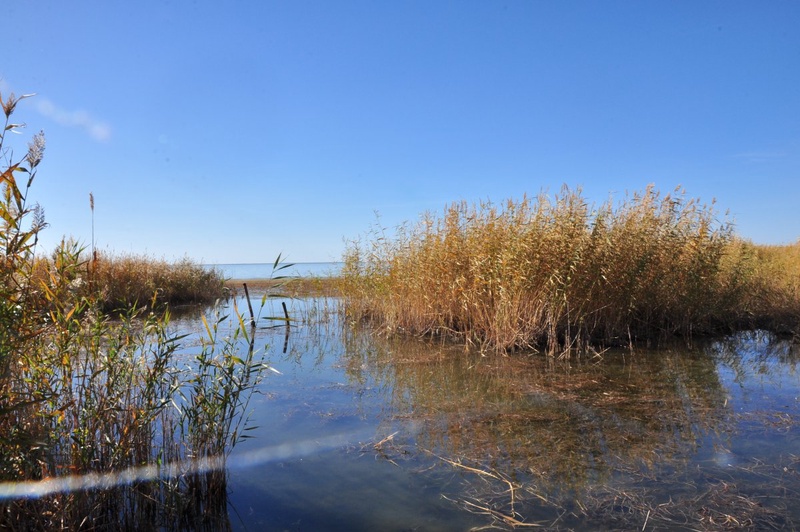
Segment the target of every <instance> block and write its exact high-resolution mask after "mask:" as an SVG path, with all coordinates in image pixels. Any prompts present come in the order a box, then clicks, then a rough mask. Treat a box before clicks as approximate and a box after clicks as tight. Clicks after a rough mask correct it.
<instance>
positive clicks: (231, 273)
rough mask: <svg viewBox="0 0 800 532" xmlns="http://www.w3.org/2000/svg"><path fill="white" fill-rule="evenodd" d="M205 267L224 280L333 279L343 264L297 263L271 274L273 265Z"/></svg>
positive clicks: (212, 265) (210, 265)
mask: <svg viewBox="0 0 800 532" xmlns="http://www.w3.org/2000/svg"><path fill="white" fill-rule="evenodd" d="M290 264H291V263H290ZM205 266H206V267H208V268H217V269H218V270H220V271H221V272H222V275H223V276H224V277H225V278H226V279H269V278H271V277H275V276H278V275H284V276H292V277H333V276H336V275H339V273H341V271H342V267H343V266H344V263H342V262H298V263H293V264H291V265H290V266H289V267H287V268H285V269H282V270H280V271H276V272H273V269H272V267H273V263H259V264H206V265H205ZM279 267H280V265H279Z"/></svg>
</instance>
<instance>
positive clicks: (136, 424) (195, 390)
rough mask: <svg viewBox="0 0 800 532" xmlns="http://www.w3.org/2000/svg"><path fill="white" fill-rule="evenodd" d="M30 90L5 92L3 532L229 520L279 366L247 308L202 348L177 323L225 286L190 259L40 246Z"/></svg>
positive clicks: (68, 244)
mask: <svg viewBox="0 0 800 532" xmlns="http://www.w3.org/2000/svg"><path fill="white" fill-rule="evenodd" d="M26 97H27V96H21V97H16V96H15V95H14V94H11V95H9V96H8V97H6V98H3V97H2V95H0V103H2V111H3V113H4V115H5V123H4V125H3V127H2V129H0V528H2V529H3V530H77V529H83V528H86V527H87V526H89V527H90V528H92V529H96V530H111V529H114V530H116V529H125V530H138V529H142V528H144V529H153V530H155V529H168V530H184V529H192V530H195V529H196V530H228V529H230V528H231V526H230V522H229V517H228V508H227V471H226V469H225V465H226V459H227V457H228V456H229V454H230V453H231V451H232V450H233V448H234V446H236V445H237V444H239V443H240V442H242V441H243V440H244V439H246V438H247V437H248V436H247V434H248V433H247V432H246V431H247V430H248V428H249V426H248V420H249V414H250V397H251V394H252V393H253V391H254V390H255V389H256V388H257V387H258V385H259V383H260V381H261V380H262V378H263V377H264V375H265V370H266V369H268V367H267V365H266V364H265V363H264V361H263V353H262V352H260V351H259V350H257V349H256V348H255V330H254V329H253V328H252V327H250V328H248V327H247V326H246V325H245V323H246V322H245V319H244V318H243V316H242V314H241V313H240V312H239V311H238V309H237V308H236V307H235V306H234V307H233V309H232V310H231V311H229V312H230V316H226V315H222V314H220V310H219V308H216V307H215V309H214V311H213V314H211V315H209V316H208V317H206V316H205V315H204V316H203V319H202V322H203V325H204V331H205V333H204V334H200V335H199V337H198V338H195V339H193V340H192V343H191V345H189V344H187V343H186V342H185V341H184V339H185V338H186V335H179V334H177V333H175V332H173V331H172V330H171V327H170V310H169V305H170V304H181V303H183V302H188V301H208V300H209V299H211V298H213V297H216V295H217V294H223V280H222V278H221V276H220V274H219V273H218V272H210V273H209V272H207V271H206V270H204V269H203V268H202V267H200V266H199V265H197V264H194V263H193V262H192V261H190V260H188V259H187V260H184V261H179V262H178V263H167V262H165V261H158V260H152V259H149V258H146V257H134V256H127V257H125V256H123V257H115V256H111V255H109V254H102V253H100V254H98V253H96V252H95V249H94V242H93V243H92V249H91V250H87V249H86V248H84V247H82V246H81V245H79V244H78V243H76V242H74V241H72V240H62V242H61V244H60V245H58V246H57V248H56V249H55V250H52V252H50V254H49V255H48V256H46V257H43V256H42V253H43V251H42V250H40V249H39V248H38V247H37V246H38V240H39V234H40V232H41V231H43V230H44V229H45V228H46V227H47V223H46V221H45V213H44V209H43V208H42V207H41V206H40V205H38V204H36V203H33V202H31V201H29V192H30V189H31V187H32V185H33V183H34V181H35V178H36V174H37V169H38V167H39V163H40V162H41V161H42V158H43V156H44V150H45V137H44V134H43V133H41V132H40V133H37V134H36V135H34V136H33V138H32V140H31V141H30V142H29V144H28V149H27V150H26V151H25V152H24V155H23V156H22V157H21V158H19V159H13V157H14V151H13V150H12V147H11V146H8V145H7V143H6V140H7V139H6V137H7V133H8V132H16V131H15V130H16V129H17V128H19V127H21V126H19V125H15V124H14V123H12V122H11V121H10V117H11V115H12V114H13V113H14V110H15V108H16V106H17V104H18V103H19V102H20V101H21V100H23V99H24V98H26ZM89 200H90V208H91V209H92V211H93V210H94V198H93V196H92V195H91V194H90V195H89ZM211 300H212V301H213V299H211ZM229 317H230V318H231V319H227V318H229ZM115 474H120V475H121V477H120V478H117V479H116V480H114V479H113V478H112V477H113V476H115ZM131 475H133V476H131ZM101 477H102V481H101V480H100V479H101ZM81 485H82V486H83V489H80V486H81ZM98 486H100V487H102V488H103V489H93V488H96V487H98ZM87 523H88V525H87Z"/></svg>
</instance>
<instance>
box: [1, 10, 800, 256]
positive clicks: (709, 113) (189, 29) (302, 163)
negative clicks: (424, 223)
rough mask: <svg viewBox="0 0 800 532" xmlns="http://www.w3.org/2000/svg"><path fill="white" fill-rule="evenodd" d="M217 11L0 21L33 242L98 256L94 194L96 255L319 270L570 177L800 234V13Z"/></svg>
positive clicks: (55, 14) (23, 14)
mask: <svg viewBox="0 0 800 532" xmlns="http://www.w3.org/2000/svg"><path fill="white" fill-rule="evenodd" d="M222 5H223V4H221V3H220V2H211V1H207V0H197V1H195V2H177V1H166V0H165V1H146V2H107V1H100V0H93V1H78V2H62V1H56V0H42V1H38V2H26V1H22V0H10V1H7V2H5V3H4V18H5V20H6V32H5V35H4V37H3V39H2V48H3V50H4V53H3V62H2V64H0V93H2V95H3V97H4V98H5V97H7V96H8V94H9V93H10V92H12V91H13V92H15V93H16V94H17V95H19V94H25V93H36V96H35V97H33V98H30V99H26V100H23V101H22V102H21V103H20V104H19V106H18V107H17V111H16V113H15V115H14V118H15V120H14V121H16V122H19V121H23V122H25V123H26V124H27V128H26V129H24V130H22V133H23V134H22V135H13V138H11V137H12V135H9V136H8V138H7V140H8V141H9V142H12V141H13V145H14V146H13V147H14V153H15V154H17V156H20V155H22V154H24V151H25V149H26V148H25V147H26V144H27V142H28V141H29V140H30V137H31V136H32V135H33V134H34V133H35V132H37V131H39V130H44V132H45V135H46V138H47V149H46V153H45V158H44V161H43V162H42V164H41V165H40V170H39V174H38V176H37V178H36V181H35V182H34V184H33V188H32V191H31V199H32V200H34V201H37V202H39V203H40V204H41V205H42V206H43V207H44V210H45V214H46V219H47V221H48V222H49V224H50V227H49V228H47V229H46V230H45V231H44V232H43V233H42V238H41V246H42V248H41V249H46V250H47V249H53V248H54V247H55V246H56V244H57V243H58V241H60V240H61V238H62V237H63V236H67V237H70V236H71V237H74V238H76V239H78V240H79V241H81V242H83V243H84V244H87V245H88V244H90V243H91V238H92V213H91V211H90V208H89V194H90V193H91V194H92V195H93V196H94V200H95V211H94V233H95V240H96V244H97V247H98V248H99V249H103V250H108V251H111V252H114V253H123V254H127V253H131V254H147V255H151V256H154V257H161V258H167V259H176V258H182V257H190V258H192V259H194V260H197V261H199V262H204V263H248V262H272V261H273V260H274V259H275V258H276V257H277V255H278V254H279V253H281V254H282V255H283V256H285V257H287V258H288V259H289V260H290V261H293V262H311V261H337V260H339V259H340V258H341V255H342V251H343V249H344V247H345V242H346V240H350V239H354V238H358V237H359V236H360V235H363V234H365V233H366V232H367V231H369V230H370V228H371V227H373V226H374V225H375V224H376V223H378V224H379V225H381V226H384V227H387V228H389V229H390V230H391V228H393V227H396V226H397V225H398V224H400V223H402V222H404V221H408V222H412V223H413V222H414V221H415V220H417V219H418V218H419V216H420V215H421V214H422V213H424V212H426V211H430V212H434V213H440V212H442V209H443V208H444V207H445V206H446V205H448V204H450V203H452V202H454V201H462V200H464V201H468V202H478V201H482V200H490V201H493V202H495V203H501V202H503V201H504V200H506V199H509V198H514V199H520V198H521V197H522V196H523V194H528V195H536V194H538V193H539V192H542V191H545V192H547V193H549V194H551V195H553V194H555V193H557V192H558V191H559V190H560V188H561V186H562V185H563V184H566V185H568V186H570V187H573V188H577V187H582V189H583V194H584V197H585V198H586V199H587V200H588V201H589V202H592V203H597V204H599V203H602V202H603V201H605V200H607V199H608V198H609V195H612V196H613V197H614V198H616V199H622V198H623V197H624V195H625V194H626V192H635V191H641V190H644V189H645V188H646V187H647V185H648V184H650V183H653V184H654V185H655V186H656V188H657V189H658V190H660V191H662V192H663V193H668V192H671V191H672V190H673V189H674V188H675V187H677V186H683V187H684V189H685V190H686V194H687V196H689V197H693V198H699V199H700V200H701V201H703V202H706V203H708V202H711V201H712V200H716V202H717V203H716V206H717V209H718V211H719V213H720V217H721V218H723V217H724V215H725V212H726V211H728V212H729V219H731V220H733V221H734V222H735V225H736V229H737V232H738V233H739V234H740V235H741V236H743V237H744V238H748V239H751V240H754V241H755V242H757V243H764V244H780V243H792V242H795V241H797V240H798V238H800V215H798V206H800V202H799V201H798V200H799V199H800V176H799V175H798V171H799V170H800V92H798V87H800V31H798V28H800V2H796V1H775V2H739V1H700V2H696V1H674V2H633V1H626V2H617V1H604V2H596V1H591V2H584V1H580V2H579V1H563V2H560V1H559V2H545V1H528V2H521V1H520V2H488V1H480V2H474V1H457V2H444V1H433V2H430V1H410V2H354V1H341V2H327V1H314V2H308V1H291V2H275V1H263V2H260V1H250V2H245V1H241V2H231V3H227V4H224V5H225V6H226V9H224V10H223V9H222ZM11 27H13V31H11V30H10V29H9V28H11Z"/></svg>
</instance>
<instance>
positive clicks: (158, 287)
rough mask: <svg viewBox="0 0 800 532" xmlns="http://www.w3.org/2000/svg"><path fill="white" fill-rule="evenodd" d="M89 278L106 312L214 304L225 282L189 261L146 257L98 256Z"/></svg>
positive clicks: (215, 272)
mask: <svg viewBox="0 0 800 532" xmlns="http://www.w3.org/2000/svg"><path fill="white" fill-rule="evenodd" d="M89 267H90V270H89V277H90V279H91V280H92V281H93V283H94V288H95V289H96V290H97V298H98V299H99V301H100V302H101V304H102V305H103V307H104V308H106V309H112V308H119V307H122V308H128V307H130V306H133V305H135V304H139V305H142V304H144V303H146V302H149V301H150V300H151V299H152V298H153V295H154V294H156V295H157V301H158V302H159V303H167V304H170V305H181V304H188V303H211V302H213V301H214V300H216V299H218V298H220V297H222V295H223V293H224V286H225V280H224V278H223V277H222V275H221V273H220V272H219V271H217V270H214V269H207V268H205V267H203V266H202V265H200V264H197V263H196V262H194V261H192V260H191V259H189V258H184V259H181V260H179V261H175V262H168V261H166V260H156V259H152V258H150V257H146V256H143V255H112V254H107V253H99V254H98V258H97V260H96V261H94V262H89Z"/></svg>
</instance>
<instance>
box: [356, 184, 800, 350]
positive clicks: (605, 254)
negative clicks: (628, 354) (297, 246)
mask: <svg viewBox="0 0 800 532" xmlns="http://www.w3.org/2000/svg"><path fill="white" fill-rule="evenodd" d="M342 277H343V281H342V290H343V294H344V297H345V302H346V312H347V314H348V316H349V319H350V320H351V321H352V322H359V323H360V322H366V323H369V324H371V325H372V326H376V327H379V328H380V329H382V330H384V331H388V332H390V333H401V334H410V335H414V336H421V337H443V338H451V339H456V340H458V341H463V342H465V343H467V344H470V345H477V346H480V347H481V348H482V349H493V350H497V351H501V352H513V351H518V350H544V351H545V352H547V353H549V354H551V355H553V354H564V355H566V354H568V353H569V352H571V351H572V350H578V351H586V350H590V351H595V350H597V349H602V348H605V347H611V346H629V347H631V348H632V347H633V346H634V345H637V344H646V345H651V344H653V343H659V342H662V341H667V340H670V339H675V338H680V339H683V340H684V341H686V342H687V343H690V342H691V340H692V338H693V337H697V336H707V335H725V334H730V333H732V332H734V331H737V330H743V329H756V328H759V329H766V330H769V331H772V332H775V333H778V334H789V335H793V336H794V337H795V338H797V337H798V335H800V240H799V241H798V242H797V243H795V244H792V245H785V246H763V245H756V244H753V243H751V242H748V241H746V240H743V239H741V238H739V237H738V236H737V235H736V234H735V232H734V230H733V225H732V224H731V223H730V222H728V221H725V220H722V221H720V220H719V219H718V214H717V212H716V211H715V209H714V205H713V203H712V204H711V205H703V204H701V203H700V202H699V201H698V200H696V199H689V198H687V197H686V195H685V192H684V191H683V190H682V189H676V190H675V191H674V192H673V193H672V194H666V195H662V194H660V193H659V192H658V191H656V190H655V189H654V188H653V187H652V186H650V187H648V188H647V189H646V190H644V191H643V192H639V193H635V194H633V195H628V196H626V197H625V198H624V199H623V200H621V201H620V202H618V203H615V202H613V201H612V200H609V201H607V202H605V203H603V204H601V205H590V204H589V203H588V202H587V201H586V200H585V199H584V198H583V196H582V194H581V191H580V189H578V190H571V189H569V188H567V187H564V188H562V190H561V191H560V193H559V194H557V195H556V196H555V197H553V198H551V197H549V196H547V195H545V194H540V195H539V196H537V197H535V198H529V197H525V198H523V199H522V200H520V201H513V200H509V201H507V202H506V203H504V204H502V205H501V206H497V205H495V204H492V203H488V202H487V203H481V204H479V205H468V204H467V203H463V202H462V203H455V204H452V205H450V206H449V207H447V208H446V209H445V211H444V213H443V214H442V215H441V216H436V215H433V214H431V213H427V214H425V215H424V216H423V217H422V218H421V219H420V221H419V222H418V223H417V224H415V225H406V226H403V227H401V228H399V230H398V231H397V233H396V235H395V236H394V237H387V236H386V234H385V231H384V230H382V229H380V228H378V229H375V230H373V231H372V232H371V233H369V234H368V235H366V236H365V237H363V238H362V239H360V240H356V241H353V242H350V243H349V244H348V247H347V249H346V251H345V257H344V269H343V273H342Z"/></svg>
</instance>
